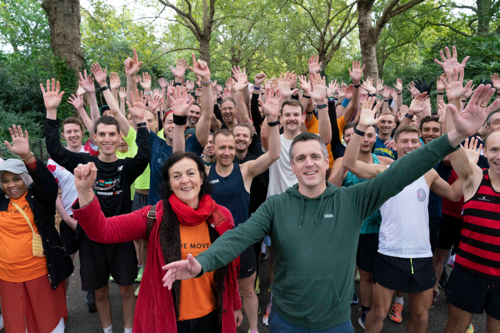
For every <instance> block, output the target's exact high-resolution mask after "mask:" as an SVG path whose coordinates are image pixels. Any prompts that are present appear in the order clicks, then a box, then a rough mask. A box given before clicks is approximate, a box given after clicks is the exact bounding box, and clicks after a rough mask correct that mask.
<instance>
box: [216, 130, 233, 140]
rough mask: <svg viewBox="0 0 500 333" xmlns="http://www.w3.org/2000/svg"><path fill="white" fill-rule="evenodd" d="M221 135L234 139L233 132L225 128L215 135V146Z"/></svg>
mask: <svg viewBox="0 0 500 333" xmlns="http://www.w3.org/2000/svg"><path fill="white" fill-rule="evenodd" d="M219 135H224V136H232V137H233V138H234V134H233V132H231V131H230V130H228V129H227V128H223V129H221V130H218V131H217V132H215V133H214V139H213V140H214V144H215V138H216V137H218V136H219Z"/></svg>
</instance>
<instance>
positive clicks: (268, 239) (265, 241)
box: [264, 236, 271, 246]
mask: <svg viewBox="0 0 500 333" xmlns="http://www.w3.org/2000/svg"><path fill="white" fill-rule="evenodd" d="M264 244H266V245H267V246H271V237H269V236H266V237H264Z"/></svg>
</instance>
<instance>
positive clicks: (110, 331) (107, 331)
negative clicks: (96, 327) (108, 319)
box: [103, 324, 113, 333]
mask: <svg viewBox="0 0 500 333" xmlns="http://www.w3.org/2000/svg"><path fill="white" fill-rule="evenodd" d="M103 330H104V333H113V324H111V326H109V327H106V328H103Z"/></svg>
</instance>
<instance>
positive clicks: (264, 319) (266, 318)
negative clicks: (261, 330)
mask: <svg viewBox="0 0 500 333" xmlns="http://www.w3.org/2000/svg"><path fill="white" fill-rule="evenodd" d="M272 307H273V303H269V304H268V305H267V308H266V313H265V314H264V316H263V317H262V323H263V324H264V326H266V327H267V326H269V314H271V308H272Z"/></svg>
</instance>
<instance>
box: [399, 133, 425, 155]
mask: <svg viewBox="0 0 500 333" xmlns="http://www.w3.org/2000/svg"><path fill="white" fill-rule="evenodd" d="M419 147H420V138H419V137H418V133H415V132H413V133H400V135H399V137H398V141H397V142H396V149H397V152H398V158H401V157H403V156H405V155H406V154H408V153H411V152H412V151H414V150H415V149H417V148H419Z"/></svg>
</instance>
